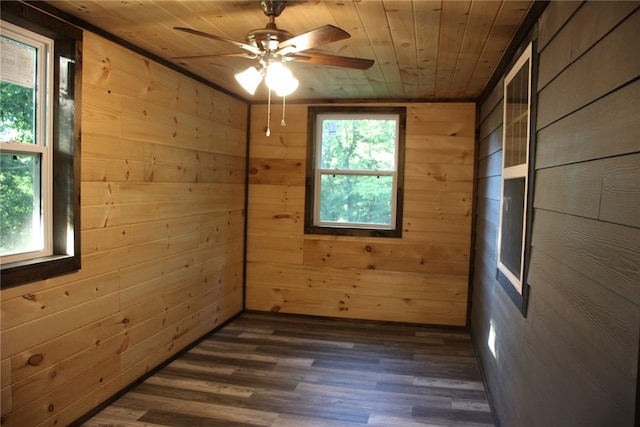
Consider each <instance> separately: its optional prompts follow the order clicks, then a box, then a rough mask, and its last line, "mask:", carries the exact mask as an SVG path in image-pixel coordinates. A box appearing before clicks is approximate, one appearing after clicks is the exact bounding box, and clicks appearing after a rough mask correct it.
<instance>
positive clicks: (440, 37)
mask: <svg viewBox="0 0 640 427" xmlns="http://www.w3.org/2000/svg"><path fill="white" fill-rule="evenodd" d="M48 3H51V5H52V6H54V7H55V8H57V9H60V10H62V11H64V12H67V13H68V14H71V15H73V16H75V17H76V18H79V19H81V20H83V21H85V22H88V23H90V24H92V25H94V26H96V27H98V28H100V29H102V30H105V31H107V32H109V33H111V34H113V35H115V36H117V37H119V38H121V39H124V40H126V41H128V42H130V43H132V44H134V45H136V46H138V47H140V48H142V49H144V50H146V51H149V52H151V53H153V54H155V55H157V56H159V57H161V58H164V59H166V60H168V61H171V62H173V63H175V64H177V65H179V66H180V67H182V68H184V69H187V70H189V71H191V72H193V73H195V74H197V75H199V76H200V77H202V78H204V79H206V80H208V81H210V82H212V83H214V84H215V85H218V86H220V87H222V88H224V89H226V90H228V91H230V92H233V93H236V94H238V95H239V96H241V97H243V98H245V99H247V100H250V101H263V100H265V99H266V97H267V91H266V89H265V88H264V85H261V86H260V88H259V89H258V91H257V93H256V94H255V95H254V96H253V97H251V96H250V95H248V94H247V93H246V92H244V91H243V89H242V88H241V87H240V86H239V85H238V83H237V82H236V81H235V79H234V74H235V73H237V72H239V71H242V70H244V69H245V68H246V67H248V66H249V65H252V62H251V61H250V60H248V59H243V58H233V57H216V58H206V59H189V60H184V59H175V58H174V57H176V56H184V55H198V54H209V53H212V54H213V53H215V54H218V53H238V52H241V50H240V49H239V48H237V47H234V46H233V45H231V44H228V43H224V42H219V41H216V40H211V39H207V38H203V37H199V36H196V35H191V34H186V33H183V32H179V31H176V30H174V29H173V27H174V26H183V27H190V28H193V29H197V30H200V31H204V32H208V33H212V34H215V35H219V36H222V37H225V38H229V39H232V40H236V41H240V42H244V40H245V36H246V34H247V33H248V32H249V31H250V30H252V29H256V28H264V26H265V25H266V23H267V22H268V18H267V16H265V14H264V13H263V11H262V8H261V7H260V4H259V2H258V1H202V0H183V1H169V0H128V1H124V0H123V1H104V0H103V1H99V0H55V1H49V2H48ZM531 5H532V1H531V0H526V1H496V0H488V1H486V0H470V1H468V0H467V1H464V0H443V1H431V0H382V1H381V0H353V1H349V0H339V1H291V2H288V3H287V7H286V9H285V10H284V12H283V13H282V14H281V15H280V17H278V18H276V24H277V25H278V27H279V28H281V29H286V30H287V31H289V32H290V33H292V34H293V35H297V34H301V33H304V32H307V31H309V30H311V29H314V28H317V27H320V26H323V25H325V24H332V25H335V26H338V27H340V28H342V29H344V30H346V31H347V32H349V33H350V34H351V38H349V39H347V40H344V41H339V42H335V43H332V44H329V45H326V46H323V47H322V48H316V49H314V51H317V52H324V53H331V54H335V55H341V56H354V57H360V58H368V59H374V60H375V64H374V66H373V67H371V68H370V69H368V70H365V71H360V70H351V69H344V68H337V67H332V66H321V65H314V64H303V63H292V65H290V67H291V69H292V71H293V73H294V74H295V75H296V77H298V79H299V80H300V87H299V88H298V90H297V91H296V92H295V93H294V94H293V95H291V96H290V97H289V98H290V99H292V100H296V99H297V100H338V101H339V100H393V99H410V100H436V99H469V98H477V97H478V96H479V95H480V94H481V93H482V90H483V89H484V87H485V85H486V84H487V82H488V80H489V78H490V77H491V75H492V74H493V72H494V70H495V69H496V67H497V65H498V63H499V62H500V60H501V58H502V56H503V53H504V51H505V49H506V48H507V46H508V45H509V42H510V41H511V39H512V38H513V35H514V34H515V32H516V30H517V28H518V27H519V25H520V23H521V22H522V20H523V18H524V16H525V15H526V13H527V11H528V9H529V8H530V7H531ZM140 72H141V73H144V72H145V70H140Z"/></svg>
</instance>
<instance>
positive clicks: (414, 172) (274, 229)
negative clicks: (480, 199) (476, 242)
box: [246, 103, 475, 325]
mask: <svg viewBox="0 0 640 427" xmlns="http://www.w3.org/2000/svg"><path fill="white" fill-rule="evenodd" d="M307 108H308V105H289V106H287V109H286V111H287V126H286V127H281V126H280V116H279V115H280V114H281V107H280V106H279V105H277V106H275V107H274V112H273V120H272V129H271V132H272V133H271V136H270V137H266V136H265V126H266V117H267V111H266V110H267V109H266V106H262V105H256V106H253V107H252V110H251V118H252V119H251V136H250V147H251V149H250V166H249V211H248V229H247V232H248V241H247V251H248V252H247V288H246V293H247V296H246V298H247V301H246V306H247V309H252V310H261V311H279V312H282V313H299V314H310V315H319V316H333V317H348V318H360V319H374V320H386V321H401V322H417V323H430V324H443V325H465V323H466V315H467V288H468V274H469V253H470V248H471V244H470V236H471V219H472V214H471V207H472V192H473V173H474V170H473V169H474V126H475V104H472V103H448V104H442V103H441V104H422V103H416V104H408V105H407V127H406V129H407V137H406V166H405V194H404V196H405V197H404V220H403V236H402V238H401V239H391V238H356V237H345V236H340V237H338V236H320V235H305V234H304V232H303V223H304V197H305V195H304V193H305V164H306V163H305V162H306V160H305V157H306V151H307V149H306V145H307Z"/></svg>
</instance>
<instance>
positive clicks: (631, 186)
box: [471, 2, 640, 427]
mask: <svg viewBox="0 0 640 427" xmlns="http://www.w3.org/2000/svg"><path fill="white" fill-rule="evenodd" d="M632 10H633V12H632V13H631V15H629V13H630V12H631V11H632ZM639 18H640V9H638V5H637V3H628V2H615V3H613V4H611V5H609V4H604V3H598V2H584V3H580V4H578V3H571V2H551V3H550V5H549V7H548V8H547V9H546V10H545V12H544V13H543V15H542V17H541V18H540V20H539V21H538V27H537V30H536V29H534V30H532V33H533V34H537V35H538V49H539V51H540V58H539V59H540V76H541V81H540V83H541V86H540V87H538V90H539V91H540V97H539V99H538V105H537V112H538V122H537V124H536V129H537V133H536V136H537V153H536V157H535V166H536V181H535V192H534V200H533V204H534V215H533V230H532V233H533V237H532V250H531V258H530V260H529V262H530V270H529V275H528V283H529V285H530V294H529V298H530V299H529V313H528V315H527V317H526V318H524V317H522V315H521V314H520V313H519V312H518V311H517V309H516V307H515V305H514V304H513V303H512V301H511V300H510V298H509V297H508V296H507V295H506V293H505V292H504V290H503V288H502V287H501V286H500V285H499V284H498V283H497V282H496V279H495V273H496V251H497V248H496V241H497V240H496V234H497V227H498V223H499V214H500V204H499V198H500V175H499V173H500V172H499V171H498V175H497V176H496V175H495V172H496V168H495V167H494V164H495V163H496V162H497V158H498V157H501V153H500V151H496V150H495V149H496V147H499V145H501V144H498V142H500V143H501V140H502V136H501V135H500V134H499V133H498V131H492V129H500V130H501V126H499V124H498V126H497V125H496V123H495V119H496V118H498V117H499V116H498V114H497V113H496V110H494V106H495V105H497V104H498V102H497V101H496V99H495V97H494V96H493V93H496V92H498V91H500V90H501V89H500V87H501V86H502V83H498V85H497V86H496V88H495V89H494V90H493V92H491V93H492V95H490V96H489V97H488V98H487V100H486V102H485V105H483V106H481V108H480V110H481V111H482V112H483V113H482V117H483V118H484V119H483V122H482V123H481V124H480V126H479V131H480V147H479V164H478V174H479V175H478V194H477V197H478V200H477V205H476V208H477V218H476V239H475V250H474V254H475V259H474V278H473V290H474V291H473V297H472V298H473V304H472V314H471V319H472V320H471V326H472V330H473V336H474V339H475V341H476V345H477V348H478V350H479V356H480V359H481V364H482V366H483V370H484V372H485V374H486V378H487V382H488V386H489V390H490V392H491V395H492V400H493V403H494V405H495V409H496V414H497V416H498V419H499V421H500V424H501V425H507V426H511V425H514V426H539V425H563V426H564V425H566V426H578V425H579V426H594V427H595V426H602V425H616V426H617V425H619V426H623V425H625V426H626V425H629V426H630V425H634V422H635V424H637V421H638V419H637V416H638V414H634V412H635V411H637V407H636V389H637V381H638V340H639V339H640V308H639V306H640V299H639V296H640V288H639V287H638V283H640V276H639V275H638V274H639V273H638V272H639V271H640V245H639V243H638V242H640V228H639V223H638V218H640V205H638V200H640V171H639V170H638V164H639V160H640V159H639V158H638V156H639V153H640V144H639V143H638V141H639V140H640V121H639V120H638V106H637V102H638V99H640V97H639V96H638V95H639V94H640V92H638V90H639V88H640V85H639V83H638V77H639V75H640V66H639V65H638V61H637V59H638V55H637V40H638V38H639V37H640V33H639V31H640V30H639V28H640V27H638V25H637V22H638V19H639ZM631 56H633V58H631ZM499 110H501V108H499ZM500 148H501V147H500ZM493 157H496V162H494V159H493ZM490 337H491V338H490ZM493 337H495V338H493ZM490 339H491V340H492V341H493V342H494V345H493V348H494V349H495V351H491V350H490V349H489V345H488V343H489V341H490ZM523 402H526V403H525V404H523ZM634 417H635V418H634Z"/></svg>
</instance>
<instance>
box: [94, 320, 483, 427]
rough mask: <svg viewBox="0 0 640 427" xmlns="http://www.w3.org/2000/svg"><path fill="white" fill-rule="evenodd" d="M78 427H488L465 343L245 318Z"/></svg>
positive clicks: (398, 329) (410, 328)
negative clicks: (249, 426) (250, 426)
mask: <svg viewBox="0 0 640 427" xmlns="http://www.w3.org/2000/svg"><path fill="white" fill-rule="evenodd" d="M84 425H85V426H107V425H108V426H185V427H186V426H189V427H194V426H246V425H255V426H292V427H305V426H314V427H315V426H332V427H333V426H335V427H338V426H363V425H366V426H425V425H426V426H456V427H458V426H460V427H464V426H467V427H468V426H493V425H494V424H493V418H492V415H491V412H490V409H489V405H488V402H487V396H486V393H485V389H484V385H483V383H482V378H481V375H480V371H479V368H478V363H477V360H476V357H475V353H474V349H473V347H472V344H471V340H470V337H469V334H468V333H466V332H464V331H459V330H457V329H439V328H429V327H422V326H414V325H397V324H388V323H378V322H364V321H349V320H336V319H324V318H313V317H307V316H289V315H277V314H266V313H265V314H262V313H244V314H243V315H241V316H240V317H238V318H237V319H235V320H234V321H232V322H231V323H229V324H228V325H227V326H225V327H224V328H222V329H220V330H219V331H217V332H215V333H214V334H212V335H211V336H210V337H208V338H207V339H206V340H204V341H203V342H201V343H200V344H199V345H197V346H196V347H194V348H193V349H191V350H190V351H189V352H187V353H186V354H184V355H183V356H182V357H180V358H179V359H177V360H175V361H174V362H172V363H171V364H169V365H168V366H167V367H165V368H164V369H162V370H161V371H160V372H158V373H157V374H155V375H153V376H152V377H150V378H148V379H147V380H146V381H145V382H144V383H142V384H140V385H138V386H137V387H136V388H135V389H133V390H132V391H130V392H129V393H127V394H126V395H125V396H123V397H122V398H120V399H119V400H118V401H116V402H115V403H113V404H112V405H111V406H109V407H107V408H106V409H104V410H103V411H102V412H100V413H99V414H97V415H96V416H95V417H93V418H92V419H90V420H89V421H87V422H86V423H85V424H84Z"/></svg>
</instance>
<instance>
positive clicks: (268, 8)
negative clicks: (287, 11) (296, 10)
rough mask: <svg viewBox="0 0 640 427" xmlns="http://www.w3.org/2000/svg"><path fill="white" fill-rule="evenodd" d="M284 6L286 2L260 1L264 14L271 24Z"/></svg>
mask: <svg viewBox="0 0 640 427" xmlns="http://www.w3.org/2000/svg"><path fill="white" fill-rule="evenodd" d="M286 5H287V2H286V1H274V0H262V1H261V2H260V6H262V10H263V11H264V14H265V15H267V16H268V17H269V22H273V21H274V20H275V18H277V17H278V16H280V14H281V13H282V11H283V10H284V8H285V6H286Z"/></svg>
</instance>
